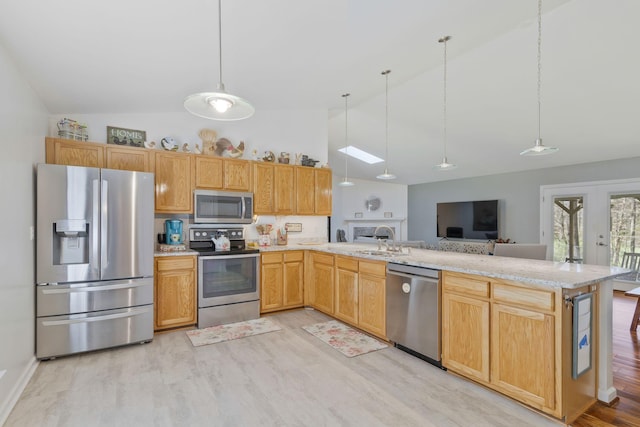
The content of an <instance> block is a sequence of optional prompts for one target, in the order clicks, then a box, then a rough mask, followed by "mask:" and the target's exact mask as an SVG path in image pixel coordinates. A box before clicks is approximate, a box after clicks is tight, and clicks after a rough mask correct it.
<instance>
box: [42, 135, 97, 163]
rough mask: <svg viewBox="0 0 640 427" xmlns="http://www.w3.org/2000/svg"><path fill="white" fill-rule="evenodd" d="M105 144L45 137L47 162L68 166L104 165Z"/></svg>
mask: <svg viewBox="0 0 640 427" xmlns="http://www.w3.org/2000/svg"><path fill="white" fill-rule="evenodd" d="M104 150H105V144H95V143H90V142H81V141H73V140H70V139H60V138H45V159H46V162H47V163H53V164H58V165H68V166H88V167H94V168H101V167H104Z"/></svg>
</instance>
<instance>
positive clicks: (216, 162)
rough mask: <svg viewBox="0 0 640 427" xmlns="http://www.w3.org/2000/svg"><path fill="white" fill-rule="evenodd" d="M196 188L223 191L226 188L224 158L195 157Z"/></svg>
mask: <svg viewBox="0 0 640 427" xmlns="http://www.w3.org/2000/svg"><path fill="white" fill-rule="evenodd" d="M193 158H194V161H195V168H196V182H195V186H196V188H203V189H209V190H221V189H222V188H223V187H224V174H223V164H222V157H214V156H205V155H198V154H196V155H194V156H193Z"/></svg>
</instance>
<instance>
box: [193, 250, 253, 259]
mask: <svg viewBox="0 0 640 427" xmlns="http://www.w3.org/2000/svg"><path fill="white" fill-rule="evenodd" d="M259 256H260V252H256V253H253V254H236V255H213V256H207V255H201V256H199V257H198V259H201V260H210V259H238V258H258V257H259Z"/></svg>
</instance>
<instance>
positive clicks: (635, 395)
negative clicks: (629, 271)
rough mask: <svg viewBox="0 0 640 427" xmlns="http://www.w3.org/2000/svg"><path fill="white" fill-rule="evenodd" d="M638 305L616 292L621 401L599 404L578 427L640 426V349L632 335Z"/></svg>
mask: <svg viewBox="0 0 640 427" xmlns="http://www.w3.org/2000/svg"><path fill="white" fill-rule="evenodd" d="M636 301H637V298H633V297H625V296H624V292H614V296H613V386H614V387H615V388H616V389H617V390H618V397H619V398H620V400H619V402H618V403H616V404H615V405H613V406H612V407H608V406H606V405H603V404H601V403H596V404H595V405H594V406H593V407H592V408H591V409H590V410H589V411H587V412H586V413H585V414H584V415H582V416H581V417H580V418H578V419H577V420H576V421H575V422H574V424H573V426H574V427H607V426H617V427H638V426H640V345H639V343H638V332H636V331H633V332H630V331H629V326H630V325H631V319H632V317H633V312H634V310H635V307H636Z"/></svg>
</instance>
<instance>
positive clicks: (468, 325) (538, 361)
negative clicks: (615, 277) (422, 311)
mask: <svg viewBox="0 0 640 427" xmlns="http://www.w3.org/2000/svg"><path fill="white" fill-rule="evenodd" d="M442 286H443V288H442V289H443V293H442V324H443V330H442V352H443V354H442V364H443V366H445V367H446V368H447V369H449V370H451V371H453V372H456V373H458V374H460V375H462V376H465V377H467V378H470V379H473V380H475V381H477V382H479V383H481V384H484V385H485V386H487V387H489V388H492V389H494V390H497V391H500V392H501V393H504V394H505V395H507V396H510V397H512V398H514V399H516V400H519V401H520V402H523V403H525V404H527V405H529V406H531V407H532V408H535V409H538V410H540V411H542V412H545V413H547V414H549V415H552V416H554V417H556V418H559V419H562V420H564V421H565V422H571V421H573V419H574V418H575V417H577V416H578V415H579V414H581V413H582V412H584V411H585V410H586V409H587V408H588V406H590V405H591V404H593V403H594V402H595V400H596V372H595V371H596V369H595V363H594V362H592V363H593V366H594V367H592V369H591V370H589V371H587V372H586V373H585V374H583V375H581V376H580V377H579V378H572V359H573V358H572V352H573V347H572V308H571V305H570V304H565V303H564V298H565V295H563V292H565V291H563V290H561V289H555V288H535V287H532V286H529V285H527V284H522V283H518V282H513V281H510V280H504V279H496V278H487V277H482V276H477V275H470V274H463V273H452V272H447V271H445V272H443V274H442ZM572 291H573V292H575V293H576V294H579V293H587V292H593V293H594V295H595V299H596V300H597V292H596V291H595V286H594V287H593V288H590V287H584V288H581V289H575V290H572ZM595 304H596V302H595V301H594V306H595ZM593 316H594V318H593V319H592V322H593V323H592V325H594V326H593V328H596V326H595V325H597V319H596V318H597V313H593ZM592 332H593V335H592V336H597V333H596V332H594V331H592ZM594 347H595V346H593V345H591V348H590V351H591V352H592V353H591V357H592V360H594V358H595V353H594Z"/></svg>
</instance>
